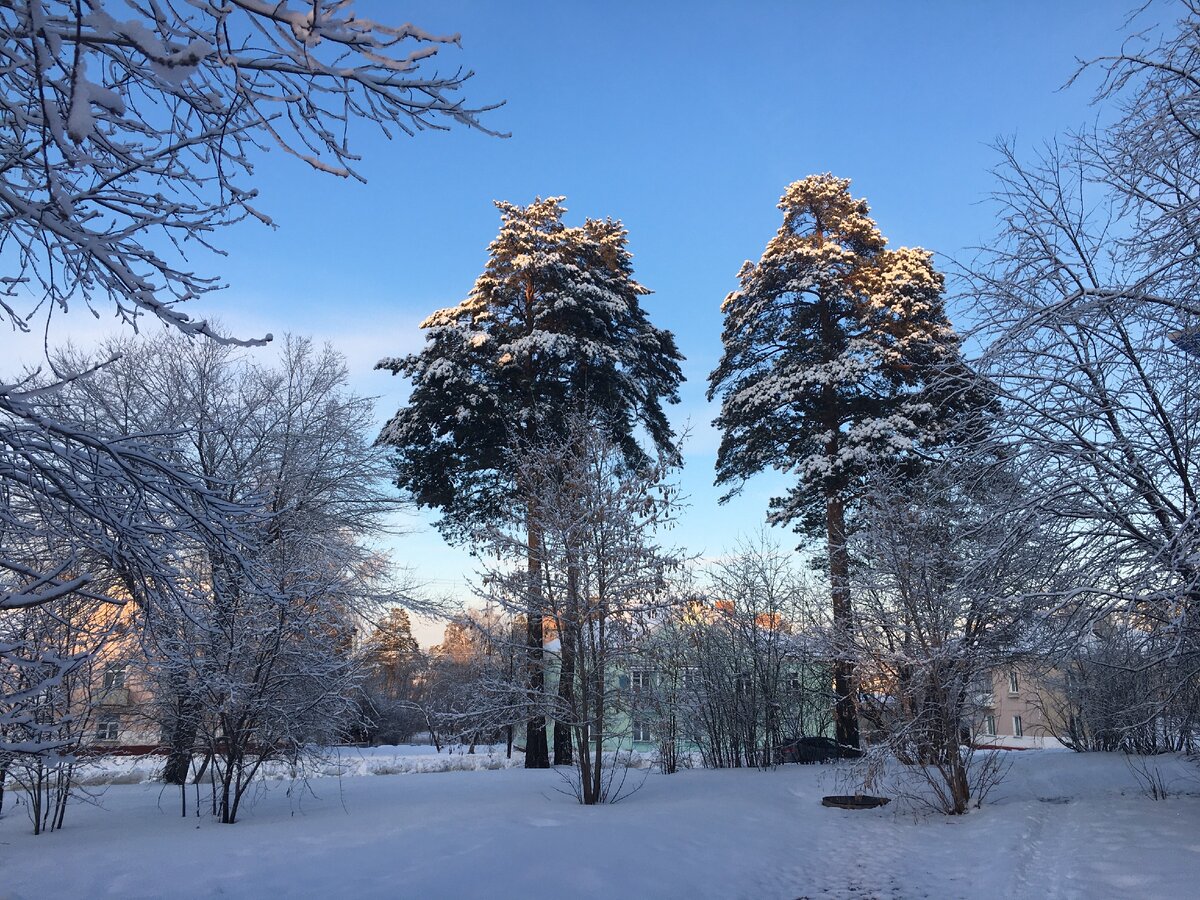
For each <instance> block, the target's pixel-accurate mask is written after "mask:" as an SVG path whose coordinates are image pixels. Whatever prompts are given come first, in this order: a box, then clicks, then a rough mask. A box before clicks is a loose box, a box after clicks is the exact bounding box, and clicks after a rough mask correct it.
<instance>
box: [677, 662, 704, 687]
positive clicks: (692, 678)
mask: <svg viewBox="0 0 1200 900" xmlns="http://www.w3.org/2000/svg"><path fill="white" fill-rule="evenodd" d="M699 683H700V670H699V669H698V668H696V667H695V666H687V667H685V668H683V669H680V670H679V692H680V693H687V692H688V691H690V690H692V689H693V688H694V687H696V686H698V685H699Z"/></svg>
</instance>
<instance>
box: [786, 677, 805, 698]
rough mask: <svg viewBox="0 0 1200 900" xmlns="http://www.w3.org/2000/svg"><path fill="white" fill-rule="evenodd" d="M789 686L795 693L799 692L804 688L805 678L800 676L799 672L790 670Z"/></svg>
mask: <svg viewBox="0 0 1200 900" xmlns="http://www.w3.org/2000/svg"><path fill="white" fill-rule="evenodd" d="M787 686H788V690H789V691H791V692H792V693H793V694H799V693H801V692H802V691H803V690H804V679H803V678H801V677H800V673H799V672H788V676H787Z"/></svg>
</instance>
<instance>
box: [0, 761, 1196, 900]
mask: <svg viewBox="0 0 1200 900" xmlns="http://www.w3.org/2000/svg"><path fill="white" fill-rule="evenodd" d="M1009 755H1010V756H1011V757H1012V769H1011V771H1010V774H1009V777H1008V779H1007V780H1006V782H1005V783H1004V784H1002V785H1001V786H1000V787H999V788H997V789H996V791H995V792H994V794H993V795H992V797H991V798H989V802H988V803H987V804H986V805H985V806H984V807H983V808H982V809H981V810H977V811H974V812H972V813H971V814H970V815H967V816H965V817H961V818H958V819H947V818H943V817H939V816H919V815H915V814H914V813H912V812H911V811H905V810H902V809H896V808H895V807H896V804H893V805H892V806H890V807H886V808H884V809H882V810H871V811H867V812H849V811H844V810H835V809H826V808H823V807H821V806H820V803H819V800H820V797H821V795H822V794H826V793H831V792H837V791H838V790H839V789H840V788H844V787H845V785H844V784H840V783H839V780H840V779H839V777H838V776H839V774H844V773H845V772H846V769H844V768H843V767H833V766H826V767H819V766H816V767H814V766H786V767H783V768H780V769H778V770H776V771H771V772H760V771H756V770H724V771H705V770H692V771H684V772H680V773H678V774H676V775H670V776H664V775H660V774H657V773H649V772H646V771H633V772H632V773H631V774H630V784H636V783H641V784H642V787H641V789H640V790H638V791H637V792H636V793H634V794H633V795H632V796H630V797H629V798H628V799H626V800H624V801H623V802H621V803H618V804H616V805H613V806H603V807H590V808H589V807H581V806H579V805H578V804H576V802H575V801H574V799H573V798H572V797H570V796H567V795H566V794H564V793H563V790H564V789H565V788H566V784H565V781H564V779H563V776H562V775H561V774H560V773H559V772H558V771H544V770H543V771H526V770H524V769H509V770H502V771H470V772H455V771H451V772H447V773H445V774H441V775H436V776H429V777H345V778H340V779H339V778H334V777H324V778H316V779H314V780H313V781H312V783H311V784H312V790H311V792H307V791H305V790H303V789H302V788H300V787H299V786H298V785H293V786H291V788H290V789H289V788H288V787H287V786H285V785H284V784H278V783H276V784H270V783H268V784H267V787H266V789H265V790H264V791H263V792H262V793H261V796H260V797H259V798H258V802H257V803H256V805H255V806H254V807H253V809H252V810H250V811H249V812H248V814H246V816H245V818H244V820H243V821H241V822H240V823H239V824H237V825H232V826H229V825H219V824H217V823H215V822H214V821H213V820H212V819H210V818H207V817H206V818H200V819H197V818H194V817H192V818H187V819H183V818H180V817H179V815H178V813H177V809H178V795H177V794H176V793H175V792H174V791H173V790H171V791H164V790H163V789H162V787H161V785H155V784H132V785H115V786H113V787H110V788H108V789H107V791H106V792H105V793H104V794H103V797H102V800H101V804H102V805H101V806H100V807H93V806H82V807H74V808H72V809H71V810H70V813H69V816H68V819H67V825H66V829H65V830H64V831H62V832H58V833H54V834H49V835H42V836H39V837H34V836H32V835H31V834H29V833H28V832H29V828H28V821H27V820H26V818H25V816H24V812H23V808H17V809H10V810H9V811H8V812H7V813H6V815H5V817H4V819H3V820H0V872H2V873H3V876H2V881H3V893H4V896H6V897H11V898H34V897H37V898H41V897H45V896H85V895H86V896H93V897H97V896H98V897H104V896H110V897H118V896H119V897H122V898H131V900H132V898H139V897H159V896H168V895H169V896H172V897H207V896H214V895H217V894H220V895H222V896H232V897H264V896H288V897H336V896H354V897H397V896H404V897H423V898H436V897H454V898H472V897H522V898H529V900H535V898H540V897H555V898H559V897H562V896H564V895H570V896H571V897H573V898H591V897H597V898H599V897H604V898H611V897H614V896H615V897H620V896H626V897H688V898H706V897H712V898H737V897H754V898H772V897H778V898H797V897H813V898H815V897H851V896H853V897H906V898H908V897H923V896H929V897H967V896H969V897H983V898H987V897H1050V898H1057V897H1061V898H1067V897H1116V896H1122V897H1135V896H1136V897H1145V898H1149V897H1178V896H1192V894H1191V888H1193V887H1194V882H1195V880H1196V876H1197V873H1200V840H1197V837H1196V836H1197V834H1200V770H1197V769H1196V767H1195V766H1194V765H1192V764H1190V763H1188V762H1187V761H1186V760H1183V759H1180V758H1171V757H1168V758H1158V759H1154V760H1150V761H1149V765H1151V766H1156V767H1158V768H1159V769H1160V770H1161V772H1162V774H1163V776H1164V779H1165V780H1166V782H1167V783H1168V785H1169V786H1170V787H1171V788H1172V789H1173V790H1174V791H1175V793H1173V794H1172V796H1170V797H1169V798H1168V799H1166V800H1163V801H1158V802H1156V801H1153V800H1151V799H1149V798H1148V797H1147V796H1145V795H1144V794H1142V793H1141V792H1140V789H1139V787H1138V782H1137V778H1136V776H1135V774H1134V773H1133V771H1132V770H1131V768H1130V767H1129V766H1128V765H1127V764H1126V763H1125V761H1124V759H1123V757H1121V756H1117V755H1107V754H1089V755H1080V754H1073V753H1069V752H1064V751H1052V750H1047V751H1025V752H1013V753H1011V754H1009ZM436 756H438V754H434V753H433V752H432V751H431V750H429V749H420V750H414V749H409V748H405V749H397V748H381V749H378V750H373V751H369V752H366V753H362V754H359V755H358V758H360V759H362V760H367V761H370V760H378V759H380V758H383V759H392V760H396V759H422V758H431V757H436ZM443 756H444V754H443ZM481 758H483V759H486V756H483V757H481ZM368 765H369V763H368ZM643 780H644V781H643ZM10 797H11V795H10Z"/></svg>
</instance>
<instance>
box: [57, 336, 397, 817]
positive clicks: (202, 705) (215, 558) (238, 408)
mask: <svg viewBox="0 0 1200 900" xmlns="http://www.w3.org/2000/svg"><path fill="white" fill-rule="evenodd" d="M105 352H106V354H107V355H110V356H118V357H119V359H118V360H117V361H116V362H115V363H114V364H112V365H110V366H107V367H105V368H104V369H102V370H101V371H99V372H97V373H96V375H95V376H94V377H92V378H90V379H87V380H83V381H79V382H76V383H75V384H73V385H71V386H69V387H68V388H66V389H63V390H59V391H56V392H54V393H53V394H52V395H50V397H49V398H48V399H47V402H48V403H52V404H54V406H55V409H56V413H57V414H58V415H59V417H60V418H64V419H67V418H71V417H74V418H75V419H76V420H77V421H80V422H81V425H82V427H88V428H95V429H99V428H101V427H105V426H106V427H109V428H117V429H120V430H123V431H126V432H134V433H152V434H155V435H156V436H157V438H156V440H157V441H158V442H159V445H158V446H157V448H156V449H157V452H158V454H159V455H160V456H162V457H163V458H167V459H170V460H172V464H173V465H174V466H176V467H177V468H178V469H179V470H181V471H184V472H187V473H189V475H190V476H191V477H194V478H197V479H200V480H202V482H203V483H205V484H207V485H209V486H210V489H211V490H213V491H214V492H219V493H220V495H221V496H222V497H223V498H224V499H225V500H226V501H227V502H228V503H229V504H230V505H231V506H236V507H237V508H239V509H242V510H244V511H245V513H244V514H243V515H242V517H241V518H240V519H239V520H238V523H237V524H238V529H239V530H238V540H237V544H236V546H235V548H234V550H235V552H236V556H231V555H230V552H229V548H228V547H226V546H223V545H221V544H217V543H213V542H206V541H203V540H200V539H197V538H196V537H195V536H194V535H192V534H187V533H185V534H180V535H170V536H168V537H167V538H165V540H166V542H167V543H168V545H169V547H170V552H171V555H172V556H173V557H174V558H176V559H177V560H179V564H178V572H177V580H176V585H175V587H176V590H175V591H174V592H173V593H170V594H161V593H157V594H144V593H142V592H141V591H140V590H134V591H132V592H131V596H132V598H133V599H134V600H135V601H136V602H138V603H139V604H140V605H141V607H142V624H143V628H144V642H143V643H144V648H145V656H146V663H147V666H148V675H149V677H150V678H151V679H152V682H153V684H152V687H153V693H154V695H155V697H156V700H157V702H158V704H159V707H160V709H159V713H160V715H159V720H160V723H161V725H162V726H163V729H164V732H165V733H166V736H167V742H168V744H169V745H170V748H171V753H172V755H171V756H170V757H169V758H168V769H169V770H170V776H171V777H173V778H174V779H175V780H177V781H180V782H182V781H183V780H184V778H186V776H187V773H188V769H189V763H190V762H191V760H192V757H193V754H194V753H195V752H196V751H197V750H200V751H201V752H202V753H203V755H204V758H205V760H206V764H207V765H211V766H213V767H214V768H215V770H216V776H217V779H218V780H219V782H220V783H219V785H218V792H217V796H216V799H215V801H214V803H215V806H216V812H217V814H218V815H220V817H221V819H222V821H226V822H232V821H234V820H235V819H236V817H237V814H238V812H239V808H240V804H241V801H242V798H243V796H244V794H245V791H246V789H247V788H248V786H249V784H250V783H251V781H252V779H253V777H254V775H255V773H256V772H257V771H258V769H259V768H260V767H261V765H262V764H263V763H264V762H266V761H267V760H268V759H270V758H272V757H274V756H284V757H287V758H289V759H293V760H295V759H298V758H299V757H301V756H302V755H304V754H305V753H306V752H308V748H309V747H310V746H311V745H312V744H320V743H330V742H332V741H334V740H335V739H336V738H337V737H338V736H339V735H340V734H342V733H343V732H344V731H345V729H346V728H347V726H348V725H349V724H351V723H352V720H353V716H354V715H355V713H356V711H357V708H358V707H357V704H356V697H357V683H358V675H359V673H358V671H357V660H356V659H355V657H354V655H353V633H354V630H355V628H356V627H357V626H358V624H359V623H360V621H362V620H363V619H364V618H370V614H371V613H372V612H373V611H374V609H373V605H374V604H375V603H377V602H382V601H393V602H394V601H395V600H397V599H400V598H399V597H398V596H397V591H396V590H395V589H394V588H392V587H391V586H390V585H389V583H388V581H387V575H388V572H387V566H386V562H385V561H384V560H381V559H380V558H379V557H378V556H377V555H376V554H375V553H374V552H373V551H372V549H371V547H370V545H369V543H368V540H369V538H370V537H371V536H373V535H375V534H377V533H379V530H380V529H381V527H383V526H384V525H385V522H384V520H383V517H384V516H385V515H386V513H387V512H388V511H389V510H390V509H393V508H394V507H395V505H396V501H395V499H394V498H393V497H391V496H390V495H389V493H388V490H387V487H386V485H387V474H388V471H389V470H388V466H387V460H386V455H385V453H384V451H383V450H382V449H381V448H376V447H375V446H373V444H372V443H371V441H370V440H369V438H368V432H369V431H370V430H371V429H372V428H373V418H374V413H373V405H372V403H371V401H369V400H367V399H365V398H361V397H357V396H354V395H352V394H350V393H349V392H348V390H347V389H346V378H347V373H346V369H345V364H344V361H343V360H342V358H341V357H340V356H339V355H338V354H337V353H336V352H334V351H333V350H332V349H331V348H328V347H326V348H324V349H323V350H322V349H317V348H314V347H313V345H312V344H311V343H310V342H309V341H306V340H300V339H295V338H291V337H289V338H288V339H287V340H285V341H284V342H283V346H282V348H281V358H280V360H279V362H278V364H277V365H270V364H264V363H255V362H252V361H250V360H249V359H246V358H244V356H243V355H242V354H241V353H239V352H238V351H236V350H235V349H233V348H231V347H229V346H228V345H224V344H219V343H216V342H209V341H205V342H193V341H190V340H188V339H187V338H185V337H182V336H179V335H174V336H172V335H169V334H168V335H164V336H162V337H161V338H158V339H157V340H155V341H142V342H138V341H133V340H125V341H115V342H112V343H111V344H110V345H109V346H108V347H106V348H105ZM60 361H61V363H62V364H63V365H66V366H73V365H77V364H78V362H77V361H74V360H72V359H71V358H69V357H63V358H61V360H60Z"/></svg>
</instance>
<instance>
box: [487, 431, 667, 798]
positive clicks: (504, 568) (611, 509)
mask: <svg viewBox="0 0 1200 900" xmlns="http://www.w3.org/2000/svg"><path fill="white" fill-rule="evenodd" d="M609 433H610V430H609V429H608V428H605V427H602V426H599V425H597V424H596V423H595V422H592V421H589V420H588V419H587V418H585V417H584V416H583V415H581V414H576V415H574V416H572V417H571V418H570V419H569V420H568V423H567V433H566V435H565V436H564V437H563V438H561V439H558V440H544V441H542V442H540V443H539V444H538V445H536V446H530V447H521V446H518V447H515V448H514V449H513V450H512V451H510V452H512V453H513V455H514V457H516V459H515V462H514V465H515V466H516V469H517V473H518V475H519V477H520V478H521V481H522V483H523V484H526V485H527V486H528V489H529V490H530V496H531V498H532V499H533V500H534V502H533V503H532V504H531V505H532V508H533V509H534V513H533V519H532V524H533V526H534V527H535V528H537V530H538V534H539V536H540V539H539V542H538V546H537V554H538V557H537V560H536V562H537V565H536V567H528V566H527V565H525V562H526V560H527V557H528V549H529V548H528V545H527V543H526V541H525V537H524V535H525V533H526V529H527V528H528V527H529V525H530V520H529V519H528V518H527V517H525V516H524V515H522V514H520V513H519V511H515V513H514V514H510V516H509V517H508V519H507V520H498V521H497V522H496V523H493V524H492V525H490V526H485V527H483V528H481V529H480V530H479V531H478V532H477V544H478V546H480V547H481V548H482V549H483V550H484V551H485V552H486V553H487V554H488V555H490V556H492V557H494V558H495V559H496V560H497V561H498V562H497V564H496V565H494V566H493V567H492V568H491V569H489V570H488V571H487V573H486V577H485V580H484V585H485V590H486V597H487V599H488V600H490V601H492V602H494V603H496V604H498V605H500V606H502V607H504V608H507V609H509V610H514V611H515V610H523V609H524V608H525V603H526V600H527V598H528V596H529V592H530V588H529V579H530V578H535V577H536V578H538V579H540V581H541V585H540V587H539V589H538V595H539V597H540V600H541V603H542V607H541V608H542V613H543V615H544V616H545V618H546V621H547V622H548V623H549V624H551V626H552V627H553V630H554V636H555V640H554V641H553V642H552V644H550V645H549V646H550V649H548V650H547V651H546V652H547V653H549V654H552V655H553V656H554V657H556V658H557V662H558V666H557V671H558V680H559V685H558V688H557V690H556V691H555V692H554V693H553V694H552V695H551V694H548V693H546V692H545V691H539V690H535V689H533V688H530V689H529V690H528V702H529V704H530V705H531V707H533V708H534V709H535V710H537V711H538V714H539V717H541V718H543V721H544V717H545V716H547V715H549V716H550V717H551V718H553V719H554V722H555V732H556V736H557V733H558V732H559V731H565V732H566V734H567V736H568V737H569V739H570V740H571V741H572V744H573V747H572V749H573V753H572V756H571V761H572V762H573V763H574V765H575V768H576V774H577V781H576V783H575V787H576V792H577V796H578V798H579V800H580V802H581V803H584V804H594V803H604V802H606V801H614V800H616V799H617V798H618V797H619V795H620V793H621V787H620V782H619V779H618V780H617V781H616V782H614V780H613V773H612V770H610V769H607V768H606V766H605V755H604V754H605V747H604V745H605V743H606V741H610V740H611V739H614V738H623V737H627V734H622V733H621V731H620V728H619V727H618V726H617V723H616V722H614V719H615V716H614V710H615V708H617V707H618V706H621V705H627V701H628V696H627V692H625V694H624V695H623V693H622V691H621V683H620V680H619V678H618V677H617V676H618V672H619V671H620V670H622V669H624V670H625V671H626V672H627V671H628V669H629V667H630V665H631V664H632V663H633V661H634V660H635V659H636V641H635V638H636V635H637V632H638V630H639V626H640V625H641V624H642V623H644V622H646V621H647V620H648V619H649V618H650V617H651V616H652V615H654V614H656V613H658V612H661V611H663V610H665V609H668V608H670V607H671V606H673V605H674V604H675V602H676V595H675V593H674V592H673V591H672V590H670V588H671V575H672V573H673V572H675V571H678V570H679V568H680V566H681V565H682V559H681V557H680V556H679V555H678V554H676V553H675V552H673V551H671V550H668V549H665V548H663V547H661V546H660V545H659V544H658V543H657V532H658V531H659V530H660V529H661V528H664V527H666V526H668V525H669V524H670V522H671V521H672V519H673V518H674V515H675V513H676V509H677V504H676V499H675V492H674V489H673V488H672V487H671V486H670V485H669V484H667V483H665V482H664V480H663V478H664V476H665V475H666V473H667V471H668V469H669V468H670V461H669V459H668V458H666V457H660V459H659V460H658V461H657V462H656V463H655V464H654V465H653V466H651V467H639V468H633V467H631V466H630V465H629V464H628V462H627V461H626V459H625V456H624V453H623V452H622V449H621V448H620V447H619V445H618V444H617V443H616V442H614V441H613V440H612V439H611V438H610V437H609Z"/></svg>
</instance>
